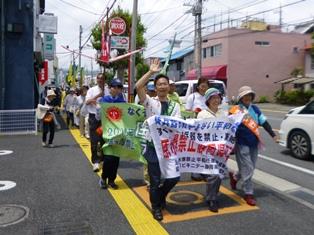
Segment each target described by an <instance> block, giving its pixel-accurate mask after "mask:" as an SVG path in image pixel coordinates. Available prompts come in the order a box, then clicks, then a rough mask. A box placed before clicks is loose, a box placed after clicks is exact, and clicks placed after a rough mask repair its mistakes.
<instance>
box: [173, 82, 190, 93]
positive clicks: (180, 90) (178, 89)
mask: <svg viewBox="0 0 314 235" xmlns="http://www.w3.org/2000/svg"><path fill="white" fill-rule="evenodd" d="M188 87H189V85H188V84H186V83H181V84H176V92H177V93H178V95H179V96H185V95H186V92H187V90H188Z"/></svg>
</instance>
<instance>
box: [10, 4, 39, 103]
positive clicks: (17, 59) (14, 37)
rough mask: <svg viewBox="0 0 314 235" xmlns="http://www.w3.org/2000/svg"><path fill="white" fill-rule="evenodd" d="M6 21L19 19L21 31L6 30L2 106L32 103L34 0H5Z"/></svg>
mask: <svg viewBox="0 0 314 235" xmlns="http://www.w3.org/2000/svg"><path fill="white" fill-rule="evenodd" d="M4 2H5V25H6V27H7V26H8V24H12V23H18V24H20V25H21V26H22V32H8V30H6V32H5V102H4V109H31V108H33V107H34V65H33V22H34V21H33V7H32V6H33V0H22V1H21V5H20V6H19V1H8V0H7V1H4Z"/></svg>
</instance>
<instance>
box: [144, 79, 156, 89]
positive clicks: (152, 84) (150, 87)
mask: <svg viewBox="0 0 314 235" xmlns="http://www.w3.org/2000/svg"><path fill="white" fill-rule="evenodd" d="M146 88H147V90H149V91H155V85H154V82H153V81H151V82H149V83H147V85H146Z"/></svg>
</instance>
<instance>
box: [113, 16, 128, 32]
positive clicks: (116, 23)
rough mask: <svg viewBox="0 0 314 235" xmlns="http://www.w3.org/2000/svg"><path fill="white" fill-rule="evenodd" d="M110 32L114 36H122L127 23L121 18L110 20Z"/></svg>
mask: <svg viewBox="0 0 314 235" xmlns="http://www.w3.org/2000/svg"><path fill="white" fill-rule="evenodd" d="M109 25H110V30H111V32H112V33H113V34H114V35H121V34H123V33H124V32H125V30H126V23H125V21H124V19H122V18H120V17H114V18H112V19H111V20H110V23H109Z"/></svg>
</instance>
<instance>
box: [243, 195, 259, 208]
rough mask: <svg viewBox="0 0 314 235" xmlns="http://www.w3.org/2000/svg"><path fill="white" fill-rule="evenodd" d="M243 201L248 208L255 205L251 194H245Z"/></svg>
mask: <svg viewBox="0 0 314 235" xmlns="http://www.w3.org/2000/svg"><path fill="white" fill-rule="evenodd" d="M244 200H245V201H246V203H247V204H248V205H250V206H255V205H256V200H255V198H254V196H253V195H251V194H245V195H244Z"/></svg>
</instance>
